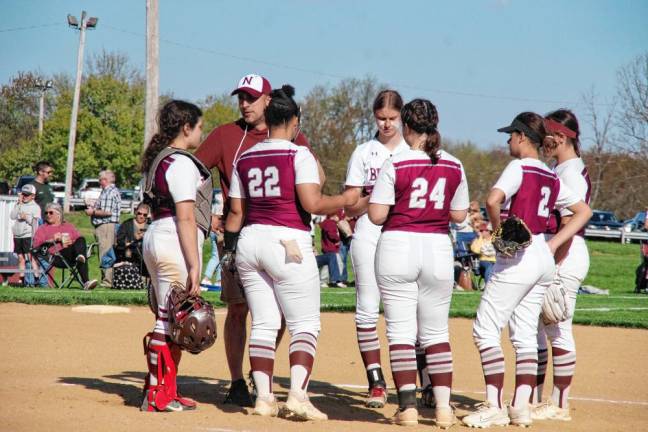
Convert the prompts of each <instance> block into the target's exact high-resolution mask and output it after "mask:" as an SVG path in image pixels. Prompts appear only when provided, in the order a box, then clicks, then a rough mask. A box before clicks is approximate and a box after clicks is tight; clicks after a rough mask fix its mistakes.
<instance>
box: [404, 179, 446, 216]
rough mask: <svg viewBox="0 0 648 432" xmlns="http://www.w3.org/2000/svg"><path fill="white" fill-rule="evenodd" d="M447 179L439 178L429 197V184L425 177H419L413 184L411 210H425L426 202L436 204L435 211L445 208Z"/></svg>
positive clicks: (410, 201)
mask: <svg viewBox="0 0 648 432" xmlns="http://www.w3.org/2000/svg"><path fill="white" fill-rule="evenodd" d="M445 186H446V179H445V177H439V179H438V180H437V181H436V183H435V184H434V187H433V188H432V192H430V195H429V196H428V188H429V183H428V181H427V180H426V179H424V178H423V177H417V178H415V179H414V181H413V182H412V192H411V193H410V200H409V208H419V209H421V208H425V204H426V201H432V202H433V203H434V208H435V210H440V209H442V208H443V203H444V202H445Z"/></svg>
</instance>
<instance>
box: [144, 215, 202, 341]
mask: <svg viewBox="0 0 648 432" xmlns="http://www.w3.org/2000/svg"><path fill="white" fill-rule="evenodd" d="M197 231H198V257H199V258H198V262H200V263H202V247H203V242H204V241H205V235H204V234H203V232H202V231H201V230H200V229H199V228H197ZM142 253H143V255H144V263H145V264H146V268H147V269H148V271H149V273H150V275H151V283H152V285H153V292H154V294H155V299H156V300H157V305H158V314H157V321H156V324H155V332H157V333H164V334H167V335H168V334H169V322H168V315H167V314H168V310H167V303H168V300H169V293H170V289H169V287H170V286H171V283H173V282H180V283H182V285H185V284H186V282H187V274H188V273H187V265H186V264H185V260H184V256H183V255H182V249H181V248H180V240H179V239H178V229H177V226H176V222H175V220H174V219H173V218H170V217H169V218H163V219H158V220H156V221H153V223H152V224H151V226H150V227H149V228H148V229H147V230H146V232H145V233H144V241H143V245H142Z"/></svg>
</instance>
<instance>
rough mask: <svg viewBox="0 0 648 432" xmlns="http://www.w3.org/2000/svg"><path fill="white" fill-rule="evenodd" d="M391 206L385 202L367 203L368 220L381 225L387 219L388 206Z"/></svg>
mask: <svg viewBox="0 0 648 432" xmlns="http://www.w3.org/2000/svg"><path fill="white" fill-rule="evenodd" d="M390 207H391V206H390V205H387V204H376V203H371V204H369V209H368V210H367V215H368V216H369V220H370V221H371V223H373V224H374V225H382V224H384V223H385V221H386V220H387V216H388V215H389V208H390Z"/></svg>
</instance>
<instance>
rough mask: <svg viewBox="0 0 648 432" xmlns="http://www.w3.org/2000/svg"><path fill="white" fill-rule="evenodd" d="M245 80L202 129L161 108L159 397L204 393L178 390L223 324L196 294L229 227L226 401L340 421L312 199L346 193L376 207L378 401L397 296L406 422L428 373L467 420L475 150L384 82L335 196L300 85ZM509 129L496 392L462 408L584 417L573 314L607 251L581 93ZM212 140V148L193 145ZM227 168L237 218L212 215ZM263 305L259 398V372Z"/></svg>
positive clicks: (185, 114) (489, 316) (155, 157)
mask: <svg viewBox="0 0 648 432" xmlns="http://www.w3.org/2000/svg"><path fill="white" fill-rule="evenodd" d="M232 95H238V100H239V108H240V110H241V114H242V118H241V119H240V120H239V121H237V122H235V123H231V124H228V125H224V126H221V127H219V128H216V129H215V130H214V131H212V132H211V133H210V135H209V136H208V138H207V139H206V140H205V141H204V142H203V143H202V144H200V135H201V132H202V120H201V115H202V113H201V112H200V110H199V109H198V108H197V107H196V106H195V105H192V104H189V103H186V102H182V101H171V102H168V103H167V104H166V105H165V106H164V107H163V108H162V111H161V113H160V117H159V127H160V130H159V133H158V134H156V135H155V136H154V137H153V139H152V141H151V144H150V145H149V147H148V149H147V151H146V153H145V155H144V162H143V166H142V171H143V173H144V175H145V178H146V179H147V181H146V188H145V191H146V193H147V196H148V198H149V201H150V203H151V206H152V211H153V218H154V221H153V223H152V225H151V228H150V229H149V230H148V231H147V232H146V234H145V237H144V259H145V262H146V264H147V267H148V270H149V272H150V274H151V278H152V286H153V289H152V292H151V293H150V297H151V298H152V300H153V301H152V303H153V304H154V305H153V306H152V309H153V311H154V313H155V315H156V324H155V328H154V330H153V331H152V332H151V333H149V334H148V335H147V337H146V339H145V351H146V353H147V362H148V369H149V374H148V375H147V379H146V384H145V389H144V390H145V391H144V397H143V401H142V410H146V411H182V410H187V409H195V408H196V403H195V402H194V401H192V400H191V399H188V398H185V397H182V396H181V395H179V394H178V392H177V387H176V373H177V367H178V363H179V361H180V355H181V348H183V347H184V349H186V350H188V351H190V352H194V353H196V352H200V351H201V350H202V349H205V348H207V347H209V346H211V344H213V341H214V339H215V337H216V334H215V326H214V325H212V322H213V311H212V310H211V306H210V305H209V304H208V303H206V302H204V301H189V300H188V299H190V298H192V297H197V296H199V293H200V286H199V281H200V279H199V277H200V262H201V261H202V260H201V256H200V255H201V250H202V243H203V241H204V238H205V235H206V234H207V233H208V232H209V230H210V229H212V230H219V231H223V232H224V244H223V246H222V249H223V250H222V252H223V255H224V258H223V260H222V283H223V291H222V295H221V298H222V299H223V301H224V302H225V303H227V305H228V316H227V319H226V322H225V328H224V332H223V334H224V339H225V349H226V354H227V359H228V366H229V368H230V373H231V375H232V387H231V388H230V391H229V392H228V395H227V398H226V402H230V403H236V404H239V405H242V406H253V413H254V414H256V415H261V416H278V415H280V414H281V415H283V416H286V417H294V418H298V419H303V420H326V419H327V415H326V414H325V413H323V412H321V411H320V410H319V409H318V408H316V407H315V406H314V405H313V404H312V403H311V402H310V400H309V397H308V393H307V390H308V384H309V381H310V376H311V371H312V368H313V363H314V360H315V355H316V351H317V340H318V336H319V333H320V283H319V272H318V267H317V263H316V259H315V253H314V249H313V244H312V239H311V236H310V230H311V223H310V222H311V215H312V214H332V213H335V212H337V211H339V210H341V209H344V210H345V212H346V214H347V215H349V216H351V217H357V218H358V220H357V223H356V227H355V232H354V234H353V240H352V242H351V251H350V253H351V257H352V264H353V269H354V273H355V277H356V289H357V304H356V315H355V318H356V319H355V321H356V332H357V339H358V346H359V349H360V354H361V357H362V360H363V363H364V367H365V370H366V375H367V379H368V395H367V399H366V405H367V406H368V407H373V408H380V407H383V406H384V405H385V403H386V401H387V383H386V380H385V377H384V374H383V372H382V366H381V358H380V342H379V337H378V333H377V322H378V317H379V306H380V302H382V304H383V307H384V316H385V321H386V327H387V340H388V343H389V360H390V364H391V371H392V378H393V381H394V384H395V387H396V389H397V393H398V405H399V408H398V411H397V412H396V414H395V416H394V422H395V423H396V424H400V425H405V426H409V425H416V424H418V417H419V413H418V410H417V397H416V391H417V378H418V380H419V383H418V384H419V385H420V386H421V388H423V398H422V399H423V403H425V404H426V405H428V406H433V407H434V409H435V421H436V424H437V425H438V426H440V427H443V428H448V427H450V426H452V425H453V424H455V423H456V422H457V419H456V418H455V415H454V411H453V408H452V407H451V405H450V395H451V389H452V374H453V366H452V351H451V346H450V342H449V341H450V338H449V330H448V315H449V310H450V301H451V297H452V290H453V286H454V275H453V245H452V240H451V238H450V236H449V224H450V223H451V222H462V221H464V220H465V219H466V216H467V211H468V207H469V195H468V183H467V180H466V173H465V171H464V168H463V165H462V163H461V161H460V160H458V159H457V158H456V157H454V156H452V155H451V154H449V153H448V152H446V151H445V150H443V149H441V148H440V146H441V136H440V133H439V131H438V124H439V113H438V112H437V108H436V107H435V106H434V105H433V104H432V103H431V102H430V101H429V100H425V99H414V100H412V101H410V102H408V103H406V104H405V103H403V100H402V98H401V96H400V95H399V94H398V92H396V91H394V90H384V91H381V92H380V93H379V94H378V95H377V96H376V99H375V101H374V105H373V113H374V116H375V119H376V126H377V129H378V131H377V132H376V135H375V137H374V138H373V139H372V140H370V141H368V142H366V143H364V144H361V145H360V146H358V147H357V148H356V150H355V151H354V152H353V155H352V156H351V159H350V161H349V164H348V170H347V179H346V189H345V191H344V192H343V193H342V194H340V195H334V196H327V195H324V194H323V193H322V185H323V184H324V181H325V175H324V171H323V169H322V167H321V165H320V163H319V161H318V160H317V158H316V157H315V156H314V154H313V152H312V151H311V149H310V147H309V145H308V141H307V140H306V138H305V137H304V136H303V134H302V133H301V132H300V127H299V125H300V117H301V109H300V107H299V105H298V104H297V103H296V102H295V100H294V99H293V96H294V89H293V88H292V87H291V86H288V85H284V86H283V87H282V88H280V89H275V90H272V89H271V86H270V84H269V82H268V81H267V80H266V79H265V78H263V77H260V76H258V75H248V76H245V77H243V78H242V79H241V81H240V82H239V85H238V86H237V88H236V89H235V90H234V92H233V93H232ZM498 130H499V131H500V132H503V133H507V134H509V135H510V137H509V140H508V145H509V150H510V154H511V156H512V157H513V158H514V160H513V161H512V162H510V163H509V164H508V166H507V167H506V169H505V170H504V171H503V172H502V174H501V176H500V177H499V179H498V181H497V182H496V184H495V185H494V186H493V188H492V189H491V191H490V193H489V195H488V198H487V212H488V215H489V219H490V221H491V224H492V226H493V229H494V230H495V231H496V238H495V242H494V244H495V246H496V248H497V249H498V256H497V262H496V264H495V268H494V271H493V274H492V276H491V278H490V280H489V282H488V284H487V285H486V288H485V290H484V294H483V296H482V299H481V302H480V305H479V308H478V310H477V317H476V319H475V322H474V326H473V337H474V340H475V344H476V346H477V348H478V350H479V355H480V356H481V362H482V366H483V373H484V378H485V383H486V401H485V402H484V403H483V404H481V405H480V406H478V407H477V409H476V411H475V412H474V413H471V414H469V415H467V416H466V417H464V418H463V419H462V421H463V423H464V424H466V425H468V426H472V427H481V428H483V427H489V426H492V425H507V424H509V423H511V424H516V425H522V426H528V425H530V424H531V422H532V420H533V419H556V420H570V419H571V418H570V414H569V407H568V402H567V400H568V394H569V389H570V386H571V380H572V376H573V373H574V368H575V361H576V350H575V343H574V338H573V334H572V329H571V316H573V311H574V308H575V302H576V293H577V290H578V286H579V285H580V282H581V281H582V280H583V279H584V278H585V276H586V274H587V270H588V267H589V257H588V253H587V248H586V246H585V242H584V240H583V236H582V235H583V232H582V228H583V226H584V225H585V224H586V222H587V221H588V220H589V217H590V215H591V210H590V209H589V206H588V204H587V203H588V201H589V189H590V184H589V178H588V175H587V169H586V168H585V166H584V164H583V162H582V160H581V159H580V153H579V142H578V136H579V129H578V122H577V120H576V117H575V116H574V114H573V113H572V112H571V111H569V110H564V109H562V110H558V111H554V112H552V113H550V114H549V115H547V116H545V117H542V116H540V115H538V114H535V113H532V112H524V113H521V114H519V115H517V116H516V117H515V119H514V120H513V122H512V123H511V124H510V125H509V126H506V127H504V128H500V129H498ZM199 144H200V147H199V148H198V151H197V152H196V153H195V154H192V153H191V152H189V151H188V150H190V149H193V148H197V147H198V146H199ZM541 151H542V152H543V153H544V156H545V157H546V158H549V159H555V160H556V165H555V167H554V168H553V169H550V168H549V167H547V165H545V163H543V162H542V161H540V152H541ZM212 168H217V169H218V170H219V173H220V181H221V186H222V189H223V194H224V198H225V205H224V211H223V213H224V215H223V216H222V218H220V217H211V221H210V199H211V175H210V169H212ZM502 214H506V215H507V217H508V219H506V222H504V220H503V219H504V218H503V217H502V216H501V215H502ZM500 226H502V229H498V228H500ZM177 282H181V283H182V284H184V287H183V288H182V287H181V288H178V286H177ZM178 289H184V293H185V295H179V293H178ZM170 298H171V299H172V300H173V301H171V302H169V299H170ZM248 310H249V311H250V313H251V316H252V326H251V334H250V341H249V358H250V365H251V378H252V380H253V384H254V388H255V390H256V392H255V393H256V398H255V400H252V398H251V397H250V394H249V392H248V389H247V385H246V382H245V380H244V378H243V376H242V358H243V351H244V347H245V338H246V335H245V317H246V315H247V312H248ZM541 312H544V313H542V314H541ZM541 315H542V316H543V317H544V319H542V318H541ZM507 324H508V326H509V333H510V338H511V342H512V344H513V347H514V349H515V353H516V377H515V393H514V396H513V398H512V401H511V403H510V406H508V407H506V406H505V405H504V404H503V396H502V390H503V384H504V370H505V367H504V356H503V353H502V348H501V345H500V336H501V331H502V329H503V328H504V326H505V325H507ZM285 328H287V329H288V332H289V335H290V344H289V362H290V390H289V392H288V399H287V401H286V403H285V404H283V405H282V407H281V410H280V409H279V405H278V403H277V399H276V397H275V395H274V393H273V389H272V381H273V370H274V359H275V351H276V347H277V346H278V343H279V341H280V340H281V337H282V335H283V332H284V329H285ZM547 338H548V339H549V342H550V344H551V348H552V359H553V366H554V367H553V371H554V380H553V392H552V395H551V397H550V398H549V399H547V400H546V401H545V402H542V387H543V384H544V378H545V370H546V366H547V361H548V360H547V359H548V355H547V352H548V345H547Z"/></svg>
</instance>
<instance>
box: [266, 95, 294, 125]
mask: <svg viewBox="0 0 648 432" xmlns="http://www.w3.org/2000/svg"><path fill="white" fill-rule="evenodd" d="M294 95H295V88H294V87H293V86H291V85H289V84H284V85H282V86H281V88H280V89H274V90H272V91H271V92H270V103H269V104H268V107H267V108H266V110H265V121H266V124H267V125H268V127H272V126H279V125H281V124H283V123H287V122H288V121H289V120H290V119H292V118H293V117H297V118H299V117H300V116H301V109H300V108H299V105H297V102H295V100H294V99H293V96H294Z"/></svg>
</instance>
